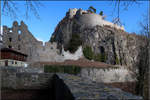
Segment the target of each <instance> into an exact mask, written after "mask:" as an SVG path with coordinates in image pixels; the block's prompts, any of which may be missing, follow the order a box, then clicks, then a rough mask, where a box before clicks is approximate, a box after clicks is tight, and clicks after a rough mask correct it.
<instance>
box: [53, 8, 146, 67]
mask: <svg viewBox="0 0 150 100" xmlns="http://www.w3.org/2000/svg"><path fill="white" fill-rule="evenodd" d="M79 12H80V14H78V13H79ZM81 12H83V10H81V9H79V10H77V11H76V13H75V12H74V13H73V14H72V12H71V11H70V10H69V11H68V12H67V14H66V16H65V17H64V18H63V19H62V20H61V21H60V22H59V24H58V25H57V27H56V29H55V31H54V33H53V34H52V37H51V39H50V41H51V42H57V43H58V44H59V45H63V46H64V48H65V49H68V48H69V46H70V42H71V40H76V39H74V35H76V37H77V36H78V38H79V39H77V40H76V41H78V40H82V42H81V43H80V44H81V45H82V46H83V48H86V46H89V47H91V48H92V51H93V52H94V54H95V55H98V54H99V55H101V56H103V58H105V60H104V61H103V62H105V63H107V64H120V65H126V66H129V67H131V66H135V65H137V64H138V63H139V61H140V54H141V51H142V50H141V48H144V47H145V38H144V37H141V36H139V35H136V34H129V33H128V32H125V31H124V30H123V29H122V28H120V29H119V28H116V25H114V26H112V25H109V24H108V25H105V24H103V25H101V24H99V23H98V24H95V20H93V19H92V18H96V19H97V20H102V21H101V22H102V23H103V22H104V20H103V19H98V18H97V17H95V15H93V16H92V17H90V18H89V17H88V16H91V15H90V14H84V13H81ZM81 18H82V19H84V20H82V19H81ZM86 19H87V20H86ZM93 23H94V24H93ZM109 23H110V22H109ZM117 27H119V26H117ZM58 47H61V46H58ZM71 47H72V46H71ZM60 49H61V48H60ZM132 68H133V67H132Z"/></svg>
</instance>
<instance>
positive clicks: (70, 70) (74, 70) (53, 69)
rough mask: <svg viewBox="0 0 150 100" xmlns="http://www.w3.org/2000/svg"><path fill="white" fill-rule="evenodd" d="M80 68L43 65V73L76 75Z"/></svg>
mask: <svg viewBox="0 0 150 100" xmlns="http://www.w3.org/2000/svg"><path fill="white" fill-rule="evenodd" d="M80 70H81V67H78V66H74V65H45V66H44V72H46V73H68V74H74V75H77V74H78V73H80Z"/></svg>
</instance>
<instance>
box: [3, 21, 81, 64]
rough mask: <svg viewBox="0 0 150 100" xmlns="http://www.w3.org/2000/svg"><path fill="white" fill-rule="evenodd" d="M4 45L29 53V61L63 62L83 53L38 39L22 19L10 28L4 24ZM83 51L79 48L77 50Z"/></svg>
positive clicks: (76, 57)
mask: <svg viewBox="0 0 150 100" xmlns="http://www.w3.org/2000/svg"><path fill="white" fill-rule="evenodd" d="M2 41H3V47H4V48H10V49H13V50H16V51H18V52H22V53H24V54H27V55H28V57H27V62H29V63H30V62H62V61H64V60H66V59H78V58H80V57H81V56H82V55H83V54H82V53H80V55H79V54H78V53H75V54H70V52H68V51H67V52H66V51H64V50H63V49H62V51H60V50H59V49H57V43H55V42H45V45H43V42H42V41H38V40H37V39H36V38H35V37H34V36H33V35H32V33H31V32H30V31H29V30H28V27H27V25H26V24H25V23H24V22H23V21H21V23H20V25H18V22H17V21H14V22H13V26H12V27H11V28H8V27H7V26H3V36H2ZM80 51H82V48H79V50H78V51H77V52H80Z"/></svg>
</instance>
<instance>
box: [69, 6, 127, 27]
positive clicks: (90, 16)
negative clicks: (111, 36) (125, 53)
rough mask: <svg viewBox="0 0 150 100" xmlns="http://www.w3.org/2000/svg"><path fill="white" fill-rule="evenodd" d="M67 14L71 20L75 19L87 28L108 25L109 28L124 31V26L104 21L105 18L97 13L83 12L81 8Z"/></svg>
mask: <svg viewBox="0 0 150 100" xmlns="http://www.w3.org/2000/svg"><path fill="white" fill-rule="evenodd" d="M67 14H68V15H67V16H68V17H69V18H73V17H75V18H76V19H77V20H78V21H79V23H82V24H84V25H86V26H96V25H100V26H104V25H108V26H110V27H113V28H116V29H120V30H124V27H123V26H118V25H117V24H114V23H112V22H108V21H106V20H104V19H103V16H101V15H98V14H95V13H90V12H88V11H85V10H82V9H81V8H80V9H76V8H74V9H69V11H68V12H67Z"/></svg>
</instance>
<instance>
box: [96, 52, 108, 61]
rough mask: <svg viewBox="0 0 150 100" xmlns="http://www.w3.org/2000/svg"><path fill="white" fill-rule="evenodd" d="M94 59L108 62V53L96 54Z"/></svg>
mask: <svg viewBox="0 0 150 100" xmlns="http://www.w3.org/2000/svg"><path fill="white" fill-rule="evenodd" d="M93 59H94V60H95V61H100V62H106V54H100V53H99V54H96V55H95V57H94V58H93Z"/></svg>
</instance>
